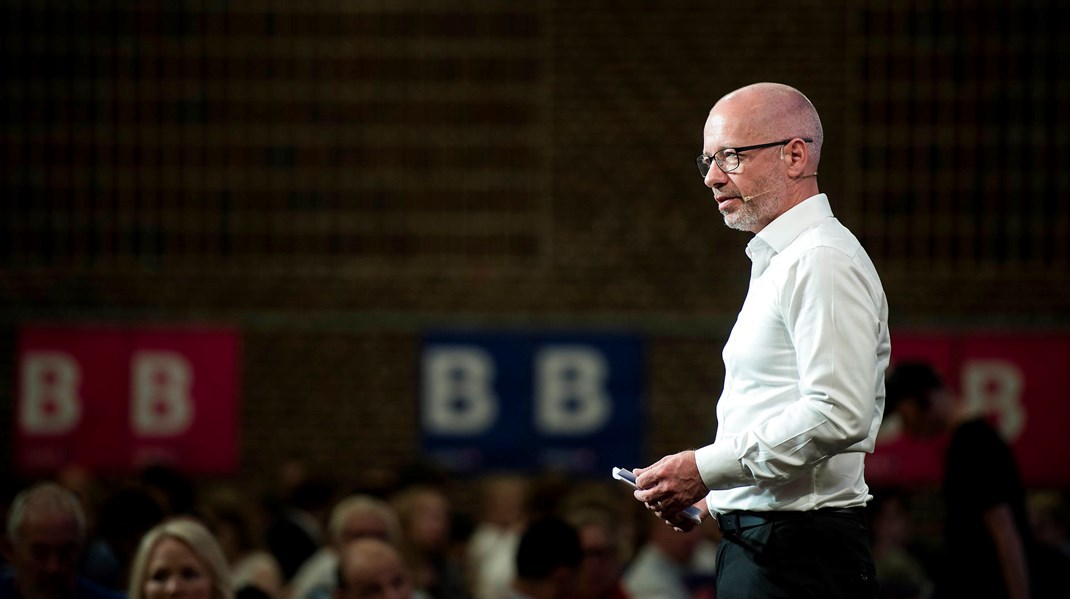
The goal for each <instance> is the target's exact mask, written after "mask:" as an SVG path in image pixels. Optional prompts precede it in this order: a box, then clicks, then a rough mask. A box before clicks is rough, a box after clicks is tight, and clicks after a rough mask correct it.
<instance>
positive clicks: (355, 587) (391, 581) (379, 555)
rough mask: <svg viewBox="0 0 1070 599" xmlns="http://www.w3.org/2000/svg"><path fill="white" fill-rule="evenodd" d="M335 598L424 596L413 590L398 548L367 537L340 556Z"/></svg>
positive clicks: (418, 598)
mask: <svg viewBox="0 0 1070 599" xmlns="http://www.w3.org/2000/svg"><path fill="white" fill-rule="evenodd" d="M337 578H338V580H337V585H336V587H335V590H334V595H333V598H334V599H426V598H425V597H422V596H421V595H420V594H419V593H418V592H416V591H414V590H413V584H412V577H411V575H410V573H409V570H408V568H407V566H406V565H405V562H404V561H403V560H402V559H401V555H400V554H399V553H398V551H397V549H396V548H395V547H394V546H393V545H391V544H390V543H387V542H386V541H383V540H381V539H377V538H373V537H366V538H361V539H357V540H355V541H353V542H352V543H349V544H348V545H346V546H345V547H344V548H343V549H342V552H341V554H340V555H339V564H338V570H337Z"/></svg>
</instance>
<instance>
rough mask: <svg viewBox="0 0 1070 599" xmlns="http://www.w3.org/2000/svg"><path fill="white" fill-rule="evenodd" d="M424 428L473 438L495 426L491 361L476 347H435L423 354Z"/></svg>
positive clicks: (496, 412)
mask: <svg viewBox="0 0 1070 599" xmlns="http://www.w3.org/2000/svg"><path fill="white" fill-rule="evenodd" d="M423 366H424V377H423V378H424V381H423V383H424V393H423V397H424V410H423V413H424V428H425V429H426V430H427V431H428V432H430V433H434V434H440V435H475V434H479V433H481V432H483V431H485V430H487V429H488V428H490V427H491V426H492V425H493V424H494V420H495V418H497V416H498V398H497V397H495V396H494V387H493V382H494V362H493V361H492V360H491V358H490V356H489V355H488V354H487V353H486V352H485V351H483V350H480V349H478V348H475V347H464V346H454V347H438V348H435V349H431V350H428V351H427V352H426V353H425V355H424V364H423Z"/></svg>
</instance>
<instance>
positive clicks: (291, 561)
mask: <svg viewBox="0 0 1070 599" xmlns="http://www.w3.org/2000/svg"><path fill="white" fill-rule="evenodd" d="M332 495H333V489H332V487H331V485H330V484H328V483H327V482H325V481H319V480H314V479H310V480H305V481H302V482H301V483H299V484H298V485H297V488H296V489H294V491H293V495H292V496H291V497H289V498H287V499H285V500H284V502H283V503H282V504H281V505H279V506H278V509H277V511H276V512H275V513H274V514H273V515H272V518H271V523H270V524H269V525H268V529H267V537H266V539H267V546H268V550H269V551H270V552H271V554H272V555H274V556H275V559H276V560H278V562H279V566H280V567H281V568H282V576H283V579H284V580H285V581H286V582H287V583H289V582H290V581H291V580H292V579H293V577H294V574H296V573H297V569H298V568H300V567H301V564H303V563H304V562H305V560H307V559H308V558H309V557H311V556H312V554H314V553H315V552H316V551H317V550H319V548H320V547H321V546H322V545H323V543H324V536H323V524H322V522H323V519H324V515H325V514H326V512H327V510H328V509H329V507H330V505H331V500H332Z"/></svg>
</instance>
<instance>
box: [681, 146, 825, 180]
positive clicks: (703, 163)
mask: <svg viewBox="0 0 1070 599" xmlns="http://www.w3.org/2000/svg"><path fill="white" fill-rule="evenodd" d="M796 139H801V140H803V141H805V142H806V143H813V141H814V140H813V139H811V138H809V137H789V138H788V139H784V140H781V141H771V142H769V143H765V144H755V145H753V146H743V147H741V148H721V149H720V150H717V151H716V152H714V153H713V156H707V155H706V154H700V155H699V156H698V157H697V158H695V164H696V165H698V172H699V174H700V175H702V178H703V179H705V178H706V175H708V174H710V167H711V166H712V165H714V164H716V165H717V168H719V169H721V172H722V173H726V174H727V173H730V172H732V171H734V170H736V169H737V168H739V165H740V164H742V163H741V162H740V161H739V160H738V159H737V160H736V165H735V166H733V167H732V168H729V169H726V168H725V167H724V164H725V160H724V153H725V151H727V150H731V151H732V153H733V154H735V155H736V156H738V155H739V154H740V153H741V152H748V151H750V150H761V149H762V148H772V147H774V146H785V145H788V144H789V143H791V142H792V141H795V140H796ZM718 156H721V158H717V157H718Z"/></svg>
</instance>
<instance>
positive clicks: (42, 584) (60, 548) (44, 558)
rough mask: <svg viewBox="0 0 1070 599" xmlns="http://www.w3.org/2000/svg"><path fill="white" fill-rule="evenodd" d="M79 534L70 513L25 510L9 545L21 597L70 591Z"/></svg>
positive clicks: (45, 598) (40, 598)
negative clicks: (15, 535)
mask: <svg viewBox="0 0 1070 599" xmlns="http://www.w3.org/2000/svg"><path fill="white" fill-rule="evenodd" d="M81 550H82V538H81V535H80V534H79V530H78V522H77V520H75V519H74V518H73V517H71V516H70V515H67V514H63V513H61V512H57V511H54V510H46V511H40V512H37V513H28V514H27V515H26V519H25V520H24V521H23V523H22V527H21V529H20V530H19V533H18V535H17V537H16V538H15V539H13V545H12V547H11V561H12V565H13V566H14V568H15V580H16V583H17V584H18V587H19V593H20V594H21V595H22V597H23V599H65V598H68V597H71V596H73V595H74V589H75V581H76V578H77V576H78V558H79V556H80V554H81Z"/></svg>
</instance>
